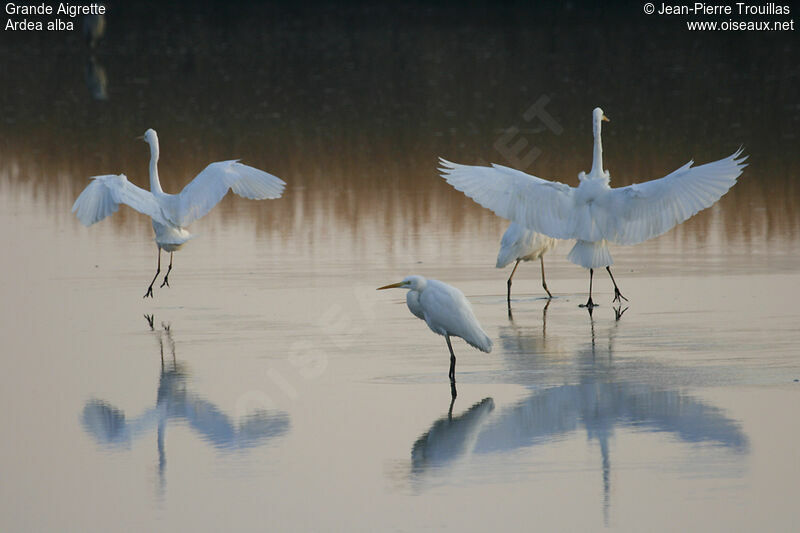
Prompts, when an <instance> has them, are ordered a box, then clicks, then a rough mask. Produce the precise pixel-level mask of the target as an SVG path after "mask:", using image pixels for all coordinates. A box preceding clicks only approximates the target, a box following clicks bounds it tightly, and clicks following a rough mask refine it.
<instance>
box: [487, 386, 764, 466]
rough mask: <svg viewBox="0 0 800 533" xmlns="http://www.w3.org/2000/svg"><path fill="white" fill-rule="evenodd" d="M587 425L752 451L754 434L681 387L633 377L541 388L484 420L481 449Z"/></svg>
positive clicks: (548, 437)
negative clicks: (667, 434)
mask: <svg viewBox="0 0 800 533" xmlns="http://www.w3.org/2000/svg"><path fill="white" fill-rule="evenodd" d="M581 424H582V425H584V426H585V427H586V429H587V431H588V432H589V434H590V436H597V435H600V434H603V433H606V434H609V433H612V432H613V430H614V428H615V427H616V426H634V427H637V428H642V427H649V428H651V429H652V430H653V431H659V432H670V433H673V434H674V435H676V436H677V437H678V438H680V439H681V440H683V441H685V442H690V443H697V442H710V443H714V444H718V445H721V446H724V447H726V448H730V449H732V450H733V451H735V452H737V453H743V452H746V451H747V449H748V440H747V437H746V436H745V435H744V433H743V432H742V431H741V429H740V428H739V426H738V424H736V422H735V421H733V420H731V419H729V418H727V417H726V416H725V415H724V413H723V412H722V410H720V409H718V408H716V407H712V406H708V405H706V404H704V403H702V402H700V401H699V400H696V399H694V398H692V397H690V396H686V395H683V394H681V393H679V392H676V391H663V390H658V389H655V388H653V387H651V386H649V385H640V384H631V383H589V384H580V385H564V386H561V387H554V388H551V389H547V390H545V391H542V392H536V393H534V394H532V395H531V396H529V397H528V398H527V399H525V400H523V401H522V402H520V403H518V404H516V405H514V406H512V407H510V408H508V409H506V410H504V411H501V412H500V413H499V414H498V417H497V418H495V419H494V420H491V421H490V422H488V423H487V424H486V425H484V426H483V428H482V430H481V432H480V434H479V435H478V439H477V442H476V444H475V451H476V452H479V453H495V452H505V451H510V450H515V449H517V448H523V447H528V446H533V445H536V444H540V443H543V442H547V441H552V440H554V439H556V438H558V436H560V435H564V434H565V433H567V432H570V431H573V430H575V429H577V428H578V427H579V425H581Z"/></svg>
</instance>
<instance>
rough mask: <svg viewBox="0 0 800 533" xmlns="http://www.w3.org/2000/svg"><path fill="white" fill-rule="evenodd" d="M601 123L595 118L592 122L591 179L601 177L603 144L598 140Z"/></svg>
mask: <svg viewBox="0 0 800 533" xmlns="http://www.w3.org/2000/svg"><path fill="white" fill-rule="evenodd" d="M601 124H602V121H601V120H598V119H597V118H596V119H595V120H594V124H593V126H594V127H593V128H592V130H593V131H594V153H593V154H592V170H590V171H589V175H590V176H592V177H597V176H601V175H602V174H603V142H602V141H601V140H600V130H601V128H602V126H601Z"/></svg>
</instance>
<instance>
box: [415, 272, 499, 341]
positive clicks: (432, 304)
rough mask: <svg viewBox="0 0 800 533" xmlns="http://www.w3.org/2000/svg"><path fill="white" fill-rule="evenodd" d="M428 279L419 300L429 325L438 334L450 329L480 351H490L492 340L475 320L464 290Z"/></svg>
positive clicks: (450, 331) (448, 331)
mask: <svg viewBox="0 0 800 533" xmlns="http://www.w3.org/2000/svg"><path fill="white" fill-rule="evenodd" d="M427 283H428V288H426V289H425V290H424V291H422V295H421V296H420V304H421V308H422V312H423V314H424V316H425V322H427V324H428V327H430V328H431V330H433V331H435V332H436V333H439V334H440V335H444V334H445V333H449V334H450V335H451V336H456V337H461V338H462V339H464V340H465V341H466V342H467V343H468V344H469V345H471V346H473V347H475V348H477V349H479V350H481V351H484V352H491V351H492V340H491V339H490V338H489V336H488V335H486V332H485V331H483V328H481V325H480V323H478V319H477V318H476V317H475V313H474V311H473V310H472V305H470V303H469V300H467V297H466V296H464V293H462V292H461V291H460V290H458V289H456V288H455V287H452V286H450V285H447V284H446V283H442V282H440V281H437V280H431V279H429V280H428V281H427Z"/></svg>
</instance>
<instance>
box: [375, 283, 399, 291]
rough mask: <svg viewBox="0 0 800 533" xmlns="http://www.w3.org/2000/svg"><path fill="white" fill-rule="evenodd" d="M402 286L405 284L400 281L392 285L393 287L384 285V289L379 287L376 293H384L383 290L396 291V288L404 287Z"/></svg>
mask: <svg viewBox="0 0 800 533" xmlns="http://www.w3.org/2000/svg"><path fill="white" fill-rule="evenodd" d="M402 286H403V282H402V281H398V282H397V283H392V284H391V285H384V286H383V287H378V288H377V289H375V290H376V291H382V290H383V289H396V288H398V287H402Z"/></svg>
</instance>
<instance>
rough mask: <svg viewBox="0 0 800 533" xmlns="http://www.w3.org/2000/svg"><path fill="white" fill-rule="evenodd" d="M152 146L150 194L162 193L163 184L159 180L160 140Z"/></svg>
mask: <svg viewBox="0 0 800 533" xmlns="http://www.w3.org/2000/svg"><path fill="white" fill-rule="evenodd" d="M149 144H150V192H153V193H162V194H163V192H164V191H163V190H162V189H161V182H160V181H159V180H158V139H155V140H154V141H153V142H151V143H149Z"/></svg>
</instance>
